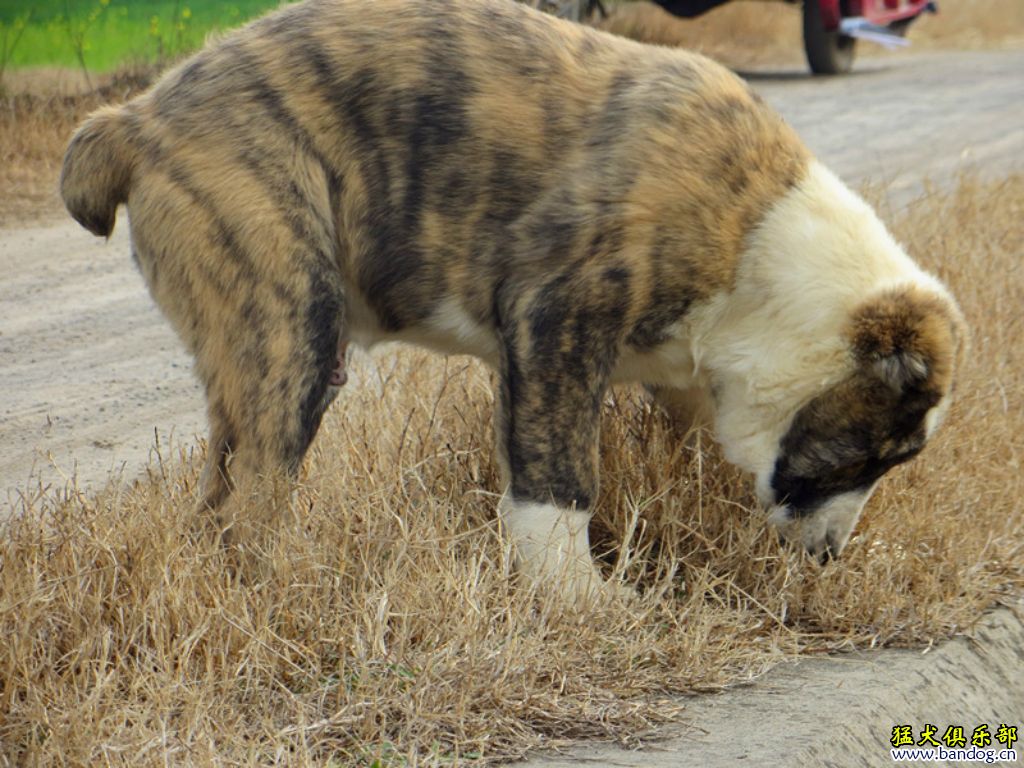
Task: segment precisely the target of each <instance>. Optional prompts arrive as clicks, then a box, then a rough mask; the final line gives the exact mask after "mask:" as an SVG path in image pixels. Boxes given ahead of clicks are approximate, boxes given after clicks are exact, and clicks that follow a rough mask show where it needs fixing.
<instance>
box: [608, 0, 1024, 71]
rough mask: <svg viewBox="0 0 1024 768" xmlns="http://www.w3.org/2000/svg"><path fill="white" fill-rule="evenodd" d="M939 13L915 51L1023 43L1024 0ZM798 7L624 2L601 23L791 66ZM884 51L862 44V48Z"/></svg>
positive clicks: (923, 28) (630, 33) (920, 34)
mask: <svg viewBox="0 0 1024 768" xmlns="http://www.w3.org/2000/svg"><path fill="white" fill-rule="evenodd" d="M940 7H941V12H940V13H938V14H935V15H931V14H926V15H925V16H923V17H922V18H921V19H920V20H918V21H917V22H915V23H914V25H913V26H912V27H911V29H910V34H909V39H910V40H911V41H912V43H913V45H912V47H911V48H910V51H911V52H913V51H914V50H921V49H936V48H991V47H997V46H1012V45H1020V44H1022V43H1024V3H1022V2H1020V0H945V1H944V2H942V3H940ZM800 25H801V22H800V7H799V5H790V4H786V3H781V2H756V1H755V2H747V1H746V0H734V2H731V3H728V4H726V5H724V6H721V7H719V8H716V9H715V10H713V11H710V12H709V13H706V14H704V15H703V16H700V17H698V18H696V19H679V18H676V17H675V16H672V15H671V14H669V13H667V12H666V11H663V10H662V9H661V8H659V7H658V6H656V5H654V4H653V3H649V2H645V1H644V0H638V2H626V3H620V4H619V5H618V7H617V8H616V9H615V11H614V12H613V13H612V15H611V17H610V18H609V19H607V20H606V21H604V22H601V23H600V24H599V26H601V27H602V28H604V29H607V30H608V31H610V32H614V33H616V34H620V35H623V36H625V37H631V38H633V39H636V40H642V41H644V42H649V43H657V44H659V45H674V46H682V47H684V48H691V49H693V50H697V51H701V52H702V53H705V54H707V55H709V56H713V57H714V58H717V59H719V60H720V61H722V62H724V63H725V64H727V65H729V66H731V67H736V68H741V69H742V68H744V67H752V66H758V65H783V64H785V65H791V64H799V63H800V62H802V61H803V42H802V39H801V26H800ZM882 50H883V49H881V48H879V47H878V46H871V45H862V46H861V51H862V52H863V53H864V54H873V55H877V54H878V53H879V52H881V51H882Z"/></svg>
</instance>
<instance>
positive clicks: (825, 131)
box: [0, 51, 1024, 768]
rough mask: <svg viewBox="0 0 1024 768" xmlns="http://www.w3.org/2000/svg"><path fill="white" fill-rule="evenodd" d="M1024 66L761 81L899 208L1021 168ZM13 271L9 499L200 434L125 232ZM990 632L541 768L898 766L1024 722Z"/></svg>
mask: <svg viewBox="0 0 1024 768" xmlns="http://www.w3.org/2000/svg"><path fill="white" fill-rule="evenodd" d="M1022 72H1024V51H999V52H993V53H958V54H929V55H922V56H915V57H909V58H900V59H884V60H879V61H877V62H870V61H869V62H862V63H861V64H860V65H859V66H858V71H857V73H856V74H855V75H852V76H849V77H843V78H833V79H811V78H809V77H807V76H805V75H804V74H803V72H802V70H800V71H798V70H796V69H794V70H793V71H782V72H752V73H748V75H749V77H750V79H751V80H752V82H753V83H754V85H755V87H756V88H757V89H758V90H759V91H761V93H762V94H763V95H764V96H765V98H767V99H768V100H769V101H770V102H771V103H773V104H774V105H776V106H777V107H778V108H779V109H780V110H781V112H782V113H783V114H784V115H785V116H786V117H787V118H788V119H789V120H790V121H791V122H792V123H793V124H794V125H795V126H796V128H797V129H798V130H799V131H800V132H801V134H802V135H803V136H804V137H805V139H806V140H807V141H808V143H809V144H810V146H811V147H812V148H813V149H814V150H815V151H816V152H817V153H818V154H819V156H820V157H821V158H822V159H823V160H824V161H825V162H826V163H827V164H829V165H830V166H831V167H833V168H834V169H835V170H837V171H838V172H839V173H840V174H841V175H843V176H844V177H846V178H847V179H848V180H851V181H854V182H857V181H859V180H866V179H871V180H874V181H879V182H884V183H887V184H890V185H891V187H892V189H893V190H894V192H895V201H896V203H897V204H899V203H901V202H905V201H906V200H908V199H910V198H911V197H912V196H913V195H914V194H915V193H916V192H917V191H918V190H919V189H920V188H921V184H922V179H924V178H925V177H931V178H932V179H934V180H936V181H938V182H940V183H943V182H946V181H948V180H949V179H950V178H952V176H953V175H954V174H956V173H957V172H958V171H959V170H961V169H965V168H973V169H976V170H977V171H978V172H980V173H982V174H984V175H992V176H999V175H1002V174H1004V173H1006V172H1009V171H1017V172H1020V171H1024V78H1022V77H1021V73H1022ZM0 267H2V270H3V274H4V280H3V281H2V282H0V446H2V450H0V490H4V491H6V492H7V493H8V494H13V493H17V492H18V489H24V488H26V487H28V483H29V478H30V477H33V476H34V477H36V478H37V480H36V481H35V482H39V481H42V482H44V483H57V484H60V483H62V482H64V481H65V479H66V478H67V477H68V476H70V475H71V474H72V473H73V472H77V476H78V479H79V481H80V482H81V483H82V484H83V485H86V486H88V485H92V486H96V485H98V484H101V483H103V482H104V480H105V478H106V477H107V475H108V473H109V471H110V470H111V469H114V470H118V469H122V468H123V471H125V472H126V473H127V474H129V475H131V474H133V473H135V472H137V471H138V470H139V468H140V467H141V466H143V465H144V463H145V461H146V459H147V457H148V455H149V453H150V450H151V446H152V445H153V435H154V431H156V432H158V433H159V434H160V435H161V439H162V440H163V441H164V442H165V443H166V441H167V440H168V437H169V436H173V437H174V439H176V440H179V439H180V440H182V441H184V442H185V443H187V442H189V441H190V440H191V438H192V436H193V435H194V434H196V433H201V432H202V431H203V424H204V418H203V411H202V407H203V406H202V397H201V393H200V391H199V389H198V387H197V385H196V384H195V382H194V380H193V378H192V376H191V371H190V362H189V360H188V358H187V356H186V355H185V354H184V352H183V350H182V349H181V347H180V345H179V343H178V342H177V340H176V339H175V338H174V336H173V335H172V333H171V331H170V330H169V328H168V327H167V325H166V324H165V322H164V321H163V319H162V318H161V317H160V316H159V314H158V312H157V311H156V310H155V308H154V307H153V305H152V303H151V301H150V299H149V297H148V295H147V294H146V291H145V287H144V285H143V283H142V280H141V278H140V277H139V276H138V274H137V273H136V271H135V269H134V267H133V266H132V264H131V260H130V258H129V256H128V247H127V236H126V227H125V226H124V220H123V219H122V222H121V225H120V226H119V228H118V230H117V231H116V233H115V235H114V237H113V238H112V239H111V241H110V242H109V243H104V242H102V241H97V240H95V239H94V238H92V237H91V236H90V235H89V234H88V233H86V232H85V231H84V230H82V229H79V228H78V227H77V226H75V225H74V224H72V223H70V222H68V221H63V220H60V221H58V222H56V223H53V224H50V225H45V226H44V225H40V226H36V227H34V228H22V229H9V230H6V231H0ZM51 456H52V460H51V458H50V457H51ZM979 637H980V645H979V643H977V642H967V641H964V640H958V641H955V642H953V643H950V644H947V645H945V646H943V648H942V649H940V650H938V651H935V652H934V654H932V655H928V656H921V654H914V653H909V652H885V653H882V654H866V655H857V656H850V657H844V658H840V659H838V660H835V659H831V660H821V661H809V662H808V661H805V662H801V663H800V664H798V665H796V666H794V667H789V668H786V669H782V670H777V671H775V672H773V673H772V674H771V675H769V676H768V677H767V678H766V680H764V681H762V682H761V683H759V684H758V685H757V686H755V687H754V688H750V689H740V690H738V691H735V692H733V693H731V694H728V695H726V696H721V697H702V698H700V699H697V700H695V702H694V704H693V706H692V707H689V708H688V716H689V717H688V722H689V725H688V726H687V727H686V729H685V730H684V731H683V732H682V733H681V734H680V736H679V739H677V740H675V741H671V742H667V743H665V744H664V745H662V746H661V748H658V749H655V750H654V751H653V752H645V753H643V754H642V755H640V754H637V753H627V752H621V751H614V750H612V751H608V750H605V749H604V748H591V747H581V749H580V750H579V751H577V752H575V753H574V755H573V756H572V757H566V758H565V759H562V758H554V759H550V758H545V759H537V760H536V761H534V762H531V763H530V765H534V766H545V767H546V768H553V767H554V766H558V765H566V764H570V763H572V764H578V762H579V761H582V762H584V763H588V764H593V765H655V766H656V765H663V766H670V765H671V766H677V765H706V766H717V765H722V766H724V765H737V764H740V765H743V764H750V765H804V764H806V765H812V764H817V765H886V764H889V763H890V762H891V760H890V758H889V755H888V751H887V748H888V742H887V738H888V735H889V733H891V728H892V726H893V725H895V724H897V722H899V723H913V724H915V726H917V727H920V725H922V724H923V723H924V722H926V721H927V722H933V723H937V722H940V721H941V722H960V721H964V722H963V723H962V724H963V725H965V726H968V728H970V727H973V726H974V725H975V724H977V723H980V722H986V721H987V722H990V723H992V722H1000V721H1001V722H1009V723H1011V724H1020V720H1021V713H1022V712H1024V700H1022V698H1021V696H1022V693H1024V689H1022V687H1021V686H1020V685H1019V679H1020V678H1019V675H1020V669H1021V661H1022V657H1021V656H1020V647H1021V642H1022V638H1024V627H1022V625H1021V622H1020V619H1019V618H1017V617H1015V616H1014V615H1012V614H1010V613H1009V612H1007V611H1002V612H999V613H997V614H995V615H993V616H990V617H989V618H988V619H986V621H985V622H984V623H983V625H982V628H981V630H980V634H979ZM943 718H944V719H943ZM1000 718H1001V720H1000ZM968 721H970V722H968Z"/></svg>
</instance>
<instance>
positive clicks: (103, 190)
mask: <svg viewBox="0 0 1024 768" xmlns="http://www.w3.org/2000/svg"><path fill="white" fill-rule="evenodd" d="M134 151H135V150H134V148H133V147H132V144H131V142H130V141H128V139H127V136H126V130H125V125H124V111H123V109H122V108H121V107H105V108H103V109H101V110H99V111H98V112H95V113H93V114H92V115H91V116H90V117H89V119H88V120H86V121H85V123H84V124H83V125H82V127H81V128H79V129H78V130H77V131H76V132H75V135H74V137H72V139H71V143H70V144H69V145H68V150H67V152H65V153H64V168H63V170H62V171H61V174H60V194H61V197H62V198H64V205H65V206H66V207H67V209H68V211H69V212H70V213H71V215H72V216H74V218H75V221H77V222H78V223H79V224H81V225H82V226H83V227H85V228H86V229H88V230H89V231H90V232H92V233H93V234H95V235H101V236H102V237H109V236H110V232H111V230H113V228H114V218H115V216H116V214H117V206H118V205H119V204H120V203H123V202H125V201H127V200H128V190H129V188H130V187H131V179H132V168H133V166H134V164H135V156H134Z"/></svg>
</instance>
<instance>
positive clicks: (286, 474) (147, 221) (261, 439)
mask: <svg viewBox="0 0 1024 768" xmlns="http://www.w3.org/2000/svg"><path fill="white" fill-rule="evenodd" d="M183 176H184V175H183V174H180V173H179V174H178V175H177V176H176V175H173V174H166V175H164V174H159V173H157V172H155V171H154V172H152V173H151V174H149V175H148V176H147V177H146V178H145V181H144V183H143V184H140V186H139V187H138V188H137V190H136V191H135V192H133V198H132V200H131V201H130V202H129V209H130V211H131V214H132V220H131V224H132V240H133V244H134V248H135V252H136V258H137V260H138V263H139V267H140V269H141V271H142V273H143V275H144V277H145V278H146V282H147V283H148V285H149V287H150V291H151V292H152V294H153V297H154V299H155V300H156V302H157V304H159V305H160V307H161V309H162V310H163V311H164V313H165V314H166V315H167V316H168V318H169V319H170V320H171V322H172V323H173V325H174V326H175V328H176V329H177V331H178V333H179V335H180V336H181V337H182V339H183V340H184V341H185V343H186V345H187V346H188V348H189V349H190V351H191V352H192V354H193V355H194V357H195V369H196V373H197V375H198V377H199V379H200V381H201V382H202V384H203V386H204V388H205V391H206V399H207V413H208V417H209V422H210V441H209V451H208V455H207V460H206V465H205V467H204V469H203V472H202V477H201V488H200V503H199V507H200V510H201V511H202V512H203V513H204V515H205V517H206V519H207V520H214V521H215V522H216V525H217V526H218V527H219V528H221V529H224V528H227V527H229V526H230V525H232V524H233V523H235V522H236V521H238V522H241V521H243V520H244V519H245V516H246V514H247V509H246V508H247V507H248V506H252V505H248V504H246V503H244V498H243V499H242V500H241V501H240V500H239V499H238V498H236V497H239V496H243V497H244V496H245V494H246V493H250V492H251V491H252V489H254V488H255V487H256V486H257V484H258V483H257V481H258V480H260V479H261V478H263V479H268V480H273V479H279V480H280V479H283V480H285V481H287V480H289V479H290V478H292V477H294V476H295V474H296V473H297V471H298V469H299V467H300V465H301V463H302V459H303V457H304V455H305V453H306V450H307V449H308V447H309V444H310V442H311V441H312V439H313V437H314V436H315V435H316V432H317V430H318V428H319V426H320V420H321V417H322V416H323V413H324V411H325V410H326V408H327V406H328V404H329V403H330V400H331V398H332V396H333V394H335V393H336V391H337V390H336V388H335V387H334V386H332V381H333V383H334V384H335V385H336V384H337V383H338V382H339V377H338V376H337V367H338V357H339V350H340V349H341V348H342V346H343V343H344V320H345V297H344V290H343V285H342V281H341V277H340V274H339V272H338V265H337V261H336V245H335V244H334V243H335V241H334V237H333V232H332V231H331V230H330V229H329V226H328V225H327V224H325V223H324V222H326V221H329V218H328V216H327V214H326V213H325V212H323V211H321V212H320V213H319V214H318V213H317V212H316V211H315V210H311V209H309V208H307V209H302V208H298V209H296V210H294V211H289V212H287V216H288V218H285V214H281V217H280V218H277V217H275V216H273V215H268V214H264V215H263V216H257V215H255V214H253V213H252V212H251V211H249V210H248V209H245V210H243V209H241V208H239V207H238V206H237V204H236V205H235V206H234V207H229V206H228V204H227V203H228V202H231V201H230V200H227V198H223V197H221V196H220V195H214V194H213V192H212V191H209V190H207V189H206V188H204V187H201V186H200V184H199V179H198V177H197V178H195V179H184V178H183ZM323 197H324V198H325V199H326V195H323ZM218 200H225V201H226V202H225V203H223V204H222V205H221V206H220V208H218V206H217V201H218ZM247 202H248V204H249V205H250V206H251V207H252V208H253V209H255V210H257V211H259V210H261V208H262V209H267V210H269V211H271V212H275V211H276V210H278V208H277V207H276V206H271V205H270V203H269V202H267V201H266V200H262V199H260V198H259V197H256V195H255V194H254V195H251V196H250V198H249V199H248V200H247ZM300 217H306V218H305V219H303V218H300ZM182 222H187V224H183V223H182ZM265 506H266V505H265ZM271 506H272V505H271Z"/></svg>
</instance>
